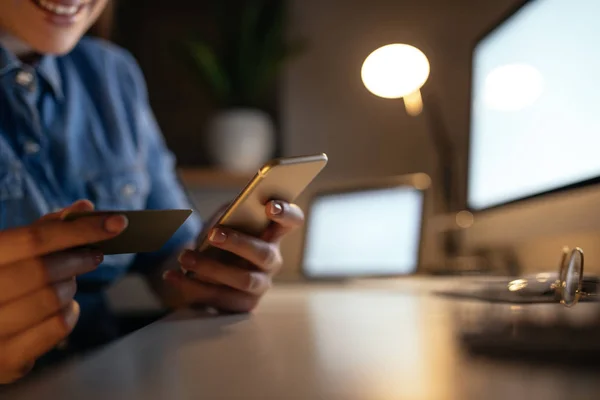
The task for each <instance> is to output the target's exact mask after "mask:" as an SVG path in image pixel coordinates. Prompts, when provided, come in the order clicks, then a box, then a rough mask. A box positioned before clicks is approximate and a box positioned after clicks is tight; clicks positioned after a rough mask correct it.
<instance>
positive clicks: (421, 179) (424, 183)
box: [414, 173, 431, 190]
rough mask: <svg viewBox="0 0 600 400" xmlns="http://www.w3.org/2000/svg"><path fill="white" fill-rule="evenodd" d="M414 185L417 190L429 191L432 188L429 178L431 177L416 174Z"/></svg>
mask: <svg viewBox="0 0 600 400" xmlns="http://www.w3.org/2000/svg"><path fill="white" fill-rule="evenodd" d="M414 185H415V188H417V189H419V190H425V189H428V188H429V186H431V178H430V177H429V175H427V174H424V173H419V174H416V176H415V179H414Z"/></svg>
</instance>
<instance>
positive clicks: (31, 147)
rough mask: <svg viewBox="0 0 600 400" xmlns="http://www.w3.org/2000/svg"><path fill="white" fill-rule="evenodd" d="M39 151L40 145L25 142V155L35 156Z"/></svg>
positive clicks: (29, 141)
mask: <svg viewBox="0 0 600 400" xmlns="http://www.w3.org/2000/svg"><path fill="white" fill-rule="evenodd" d="M39 151H40V145H39V144H37V143H36V142H32V141H31V140H28V141H27V142H25V153H27V154H37V153H39Z"/></svg>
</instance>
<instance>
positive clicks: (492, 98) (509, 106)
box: [483, 64, 544, 111]
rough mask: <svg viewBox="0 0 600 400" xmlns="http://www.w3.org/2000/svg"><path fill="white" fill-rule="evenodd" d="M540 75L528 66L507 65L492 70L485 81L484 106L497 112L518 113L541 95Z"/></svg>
mask: <svg viewBox="0 0 600 400" xmlns="http://www.w3.org/2000/svg"><path fill="white" fill-rule="evenodd" d="M543 90H544V79H543V77H542V74H541V73H540V72H539V71H538V70H537V69H535V68H534V67H532V66H531V65H528V64H507V65H503V66H500V67H497V68H495V69H493V70H492V71H491V72H490V73H489V74H488V76H487V77H486V80H485V86H484V99H483V101H484V102H485V105H486V106H487V107H489V108H491V109H494V110H498V111H518V110H522V109H524V108H526V107H529V106H531V105H532V104H534V103H535V102H536V101H537V99H538V98H539V97H540V96H541V95H542V92H543Z"/></svg>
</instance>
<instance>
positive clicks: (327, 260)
mask: <svg viewBox="0 0 600 400" xmlns="http://www.w3.org/2000/svg"><path fill="white" fill-rule="evenodd" d="M429 182H430V180H429V177H428V176H427V175H425V174H411V175H403V176H399V177H392V178H386V179H383V180H374V181H370V182H367V183H364V182H363V183H354V184H347V185H344V186H341V187H337V188H333V189H328V190H322V191H318V192H317V193H316V194H315V195H314V196H313V197H312V199H311V201H310V203H309V205H308V207H307V213H306V229H305V235H304V246H303V253H302V260H301V269H302V272H303V274H304V276H305V277H306V278H308V279H327V280H330V279H352V278H365V277H391V276H402V275H410V274H414V273H415V272H417V269H418V267H419V260H420V251H421V237H422V233H423V232H422V231H423V208H424V203H425V190H426V189H427V188H428V187H429Z"/></svg>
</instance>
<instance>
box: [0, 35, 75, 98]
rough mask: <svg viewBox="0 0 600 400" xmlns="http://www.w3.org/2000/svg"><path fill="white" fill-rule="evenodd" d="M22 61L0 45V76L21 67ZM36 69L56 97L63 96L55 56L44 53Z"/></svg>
mask: <svg viewBox="0 0 600 400" xmlns="http://www.w3.org/2000/svg"><path fill="white" fill-rule="evenodd" d="M22 65H23V63H22V62H21V61H20V60H19V59H18V58H17V57H16V56H15V55H14V54H13V53H12V52H10V51H8V50H6V49H5V48H4V47H2V46H0V76H2V75H4V74H6V73H8V72H10V71H12V70H13V69H18V68H21V67H22ZM36 70H37V71H38V73H39V74H40V76H41V77H42V79H44V80H45V81H46V82H47V83H48V85H50V87H51V88H52V91H53V92H54V95H55V96H56V98H57V99H59V100H62V99H63V98H64V92H63V89H62V79H61V77H60V72H59V71H58V65H57V61H56V56H53V55H44V56H42V58H41V59H40V61H39V62H38V63H37V65H36Z"/></svg>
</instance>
